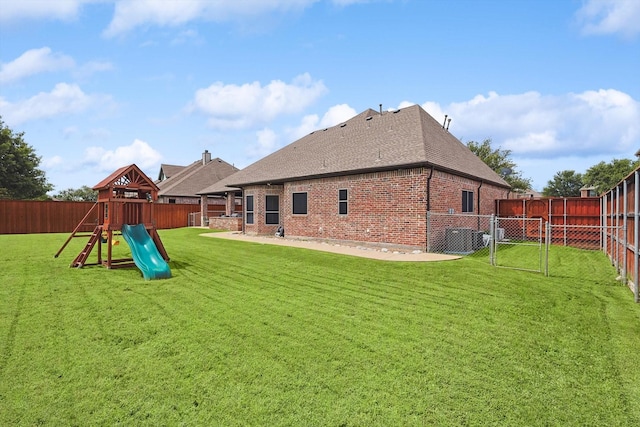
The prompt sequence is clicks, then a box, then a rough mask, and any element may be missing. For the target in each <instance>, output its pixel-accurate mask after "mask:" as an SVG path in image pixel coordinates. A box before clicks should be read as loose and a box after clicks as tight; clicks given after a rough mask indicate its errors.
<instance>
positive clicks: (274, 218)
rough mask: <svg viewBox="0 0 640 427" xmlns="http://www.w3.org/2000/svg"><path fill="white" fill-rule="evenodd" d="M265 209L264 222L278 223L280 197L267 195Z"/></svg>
mask: <svg viewBox="0 0 640 427" xmlns="http://www.w3.org/2000/svg"><path fill="white" fill-rule="evenodd" d="M266 206H267V208H266V209H265V212H266V215H265V224H271V225H275V224H280V197H278V196H267V198H266Z"/></svg>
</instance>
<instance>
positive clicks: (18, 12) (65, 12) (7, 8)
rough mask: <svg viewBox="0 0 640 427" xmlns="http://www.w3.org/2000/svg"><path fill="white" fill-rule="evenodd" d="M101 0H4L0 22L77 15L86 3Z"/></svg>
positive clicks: (0, 11) (73, 16) (61, 17)
mask: <svg viewBox="0 0 640 427" xmlns="http://www.w3.org/2000/svg"><path fill="white" fill-rule="evenodd" d="M100 1H101V0H22V1H10V0H4V1H3V2H2V7H0V22H3V23H10V22H16V21H18V20H22V19H62V20H71V19H74V18H76V17H77V15H78V12H79V10H80V8H81V7H82V6H83V5H84V4H86V3H97V2H100Z"/></svg>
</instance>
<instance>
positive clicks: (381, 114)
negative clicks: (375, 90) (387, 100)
mask: <svg viewBox="0 0 640 427" xmlns="http://www.w3.org/2000/svg"><path fill="white" fill-rule="evenodd" d="M380 115H382V104H380Z"/></svg>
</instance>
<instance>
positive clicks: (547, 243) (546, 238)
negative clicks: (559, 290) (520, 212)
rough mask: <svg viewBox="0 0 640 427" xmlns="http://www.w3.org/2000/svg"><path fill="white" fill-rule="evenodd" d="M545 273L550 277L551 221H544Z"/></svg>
mask: <svg viewBox="0 0 640 427" xmlns="http://www.w3.org/2000/svg"><path fill="white" fill-rule="evenodd" d="M544 231H545V236H544V275H545V276H547V277H549V246H551V223H550V222H549V221H547V222H545V223H544Z"/></svg>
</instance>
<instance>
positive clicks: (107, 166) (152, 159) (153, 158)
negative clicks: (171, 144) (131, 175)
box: [83, 139, 162, 172]
mask: <svg viewBox="0 0 640 427" xmlns="http://www.w3.org/2000/svg"><path fill="white" fill-rule="evenodd" d="M161 160H162V155H161V154H160V153H159V152H158V151H156V150H155V149H154V148H153V147H151V146H150V145H149V144H148V143H146V142H145V141H141V140H139V139H136V140H134V141H133V143H132V144H131V145H126V146H121V147H117V148H116V149H115V150H107V149H105V148H103V147H89V148H87V149H86V150H85V153H84V159H83V164H84V165H85V166H92V167H93V168H95V169H96V170H97V171H101V172H112V171H114V170H116V169H118V168H121V167H123V166H127V165H130V164H132V163H135V164H136V165H137V166H138V167H140V168H141V169H151V168H155V167H158V166H159V164H160V161H161Z"/></svg>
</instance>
